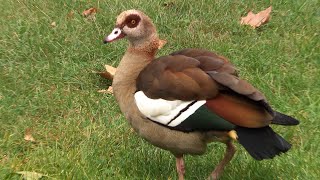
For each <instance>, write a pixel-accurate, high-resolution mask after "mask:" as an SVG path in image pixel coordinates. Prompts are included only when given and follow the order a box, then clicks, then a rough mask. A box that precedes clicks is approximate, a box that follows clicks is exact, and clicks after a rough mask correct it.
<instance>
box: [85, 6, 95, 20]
mask: <svg viewBox="0 0 320 180" xmlns="http://www.w3.org/2000/svg"><path fill="white" fill-rule="evenodd" d="M96 13H97V8H89V9H86V10H84V11H83V12H82V16H83V17H86V18H90V17H94V16H95V14H96Z"/></svg>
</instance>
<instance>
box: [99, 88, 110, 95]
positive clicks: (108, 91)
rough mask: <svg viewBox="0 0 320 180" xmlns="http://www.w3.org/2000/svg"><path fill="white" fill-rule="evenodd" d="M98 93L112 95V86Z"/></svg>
mask: <svg viewBox="0 0 320 180" xmlns="http://www.w3.org/2000/svg"><path fill="white" fill-rule="evenodd" d="M98 93H104V94H113V89H112V86H109V87H108V89H101V90H98Z"/></svg>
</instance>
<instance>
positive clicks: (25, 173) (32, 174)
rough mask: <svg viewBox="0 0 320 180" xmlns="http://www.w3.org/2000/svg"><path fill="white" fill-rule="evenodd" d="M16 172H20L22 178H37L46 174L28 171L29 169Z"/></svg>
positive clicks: (26, 179) (32, 179)
mask: <svg viewBox="0 0 320 180" xmlns="http://www.w3.org/2000/svg"><path fill="white" fill-rule="evenodd" d="M16 173H17V174H21V175H22V177H23V179H25V180H38V179H40V178H42V177H43V176H46V175H43V174H41V173H37V172H30V171H19V172H16Z"/></svg>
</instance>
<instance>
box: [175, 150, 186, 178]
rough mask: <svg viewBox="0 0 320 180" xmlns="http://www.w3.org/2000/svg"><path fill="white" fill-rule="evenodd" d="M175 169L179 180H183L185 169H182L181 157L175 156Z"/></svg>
mask: <svg viewBox="0 0 320 180" xmlns="http://www.w3.org/2000/svg"><path fill="white" fill-rule="evenodd" d="M176 167H177V172H178V176H179V180H184V173H185V169H184V161H183V155H182V156H176Z"/></svg>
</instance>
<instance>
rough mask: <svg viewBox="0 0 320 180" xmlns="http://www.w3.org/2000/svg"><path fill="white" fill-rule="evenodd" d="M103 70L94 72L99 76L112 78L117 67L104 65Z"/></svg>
mask: <svg viewBox="0 0 320 180" xmlns="http://www.w3.org/2000/svg"><path fill="white" fill-rule="evenodd" d="M104 68H105V71H103V72H95V73H97V74H99V75H100V76H101V77H103V78H106V79H109V80H112V79H113V76H114V74H115V73H116V71H117V68H115V67H112V66H109V65H104Z"/></svg>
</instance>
